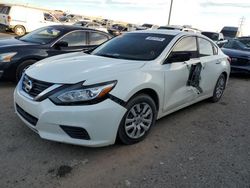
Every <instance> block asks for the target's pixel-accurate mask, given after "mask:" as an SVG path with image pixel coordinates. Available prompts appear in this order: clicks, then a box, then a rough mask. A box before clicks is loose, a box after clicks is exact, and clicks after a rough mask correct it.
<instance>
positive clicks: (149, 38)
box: [146, 37, 165, 42]
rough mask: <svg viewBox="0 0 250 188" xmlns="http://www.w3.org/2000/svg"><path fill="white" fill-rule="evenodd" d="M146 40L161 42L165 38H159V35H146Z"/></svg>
mask: <svg viewBox="0 0 250 188" xmlns="http://www.w3.org/2000/svg"><path fill="white" fill-rule="evenodd" d="M146 40H153V41H159V42H163V41H164V40H165V38H160V37H147V38H146Z"/></svg>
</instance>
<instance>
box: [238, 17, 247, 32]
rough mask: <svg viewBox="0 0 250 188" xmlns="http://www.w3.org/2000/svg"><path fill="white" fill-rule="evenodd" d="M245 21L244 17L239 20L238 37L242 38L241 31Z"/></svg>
mask: <svg viewBox="0 0 250 188" xmlns="http://www.w3.org/2000/svg"><path fill="white" fill-rule="evenodd" d="M245 20H246V18H245V17H244V16H243V17H241V18H240V23H239V31H240V33H239V34H240V36H242V33H243V32H242V30H243V25H244V23H245Z"/></svg>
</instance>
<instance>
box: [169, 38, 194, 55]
mask: <svg viewBox="0 0 250 188" xmlns="http://www.w3.org/2000/svg"><path fill="white" fill-rule="evenodd" d="M173 52H190V53H191V58H197V43H196V38H195V37H185V38H183V39H181V41H180V42H178V43H177V45H176V46H175V47H174V49H173Z"/></svg>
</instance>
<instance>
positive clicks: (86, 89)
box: [50, 81, 117, 105]
mask: <svg viewBox="0 0 250 188" xmlns="http://www.w3.org/2000/svg"><path fill="white" fill-rule="evenodd" d="M116 83H117V81H111V82H105V83H100V84H95V85H91V86H84V85H83V83H78V84H76V85H73V86H69V87H67V88H66V89H63V90H62V91H59V92H57V93H55V94H54V95H52V96H51V97H50V99H51V100H52V101H53V102H54V103H55V104H65V105H67V104H83V103H97V102H99V101H101V100H104V99H105V98H106V97H107V94H108V93H109V92H110V91H111V90H112V89H113V88H114V87H115V85H116Z"/></svg>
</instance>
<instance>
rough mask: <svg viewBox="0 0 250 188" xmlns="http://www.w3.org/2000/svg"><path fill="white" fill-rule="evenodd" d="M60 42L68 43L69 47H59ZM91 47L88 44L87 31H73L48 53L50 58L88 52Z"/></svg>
mask: <svg viewBox="0 0 250 188" xmlns="http://www.w3.org/2000/svg"><path fill="white" fill-rule="evenodd" d="M60 42H66V43H67V44H68V47H60V46H59V47H57V44H59V43H60ZM89 48H90V47H89V45H88V43H87V32H86V31H72V32H70V33H68V34H66V35H65V36H63V37H62V38H61V39H60V40H59V41H57V43H55V44H54V45H53V46H52V47H51V49H50V50H49V51H48V54H49V56H53V55H59V54H64V53H70V52H78V51H79V52H80V51H86V50H88V49H89Z"/></svg>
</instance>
